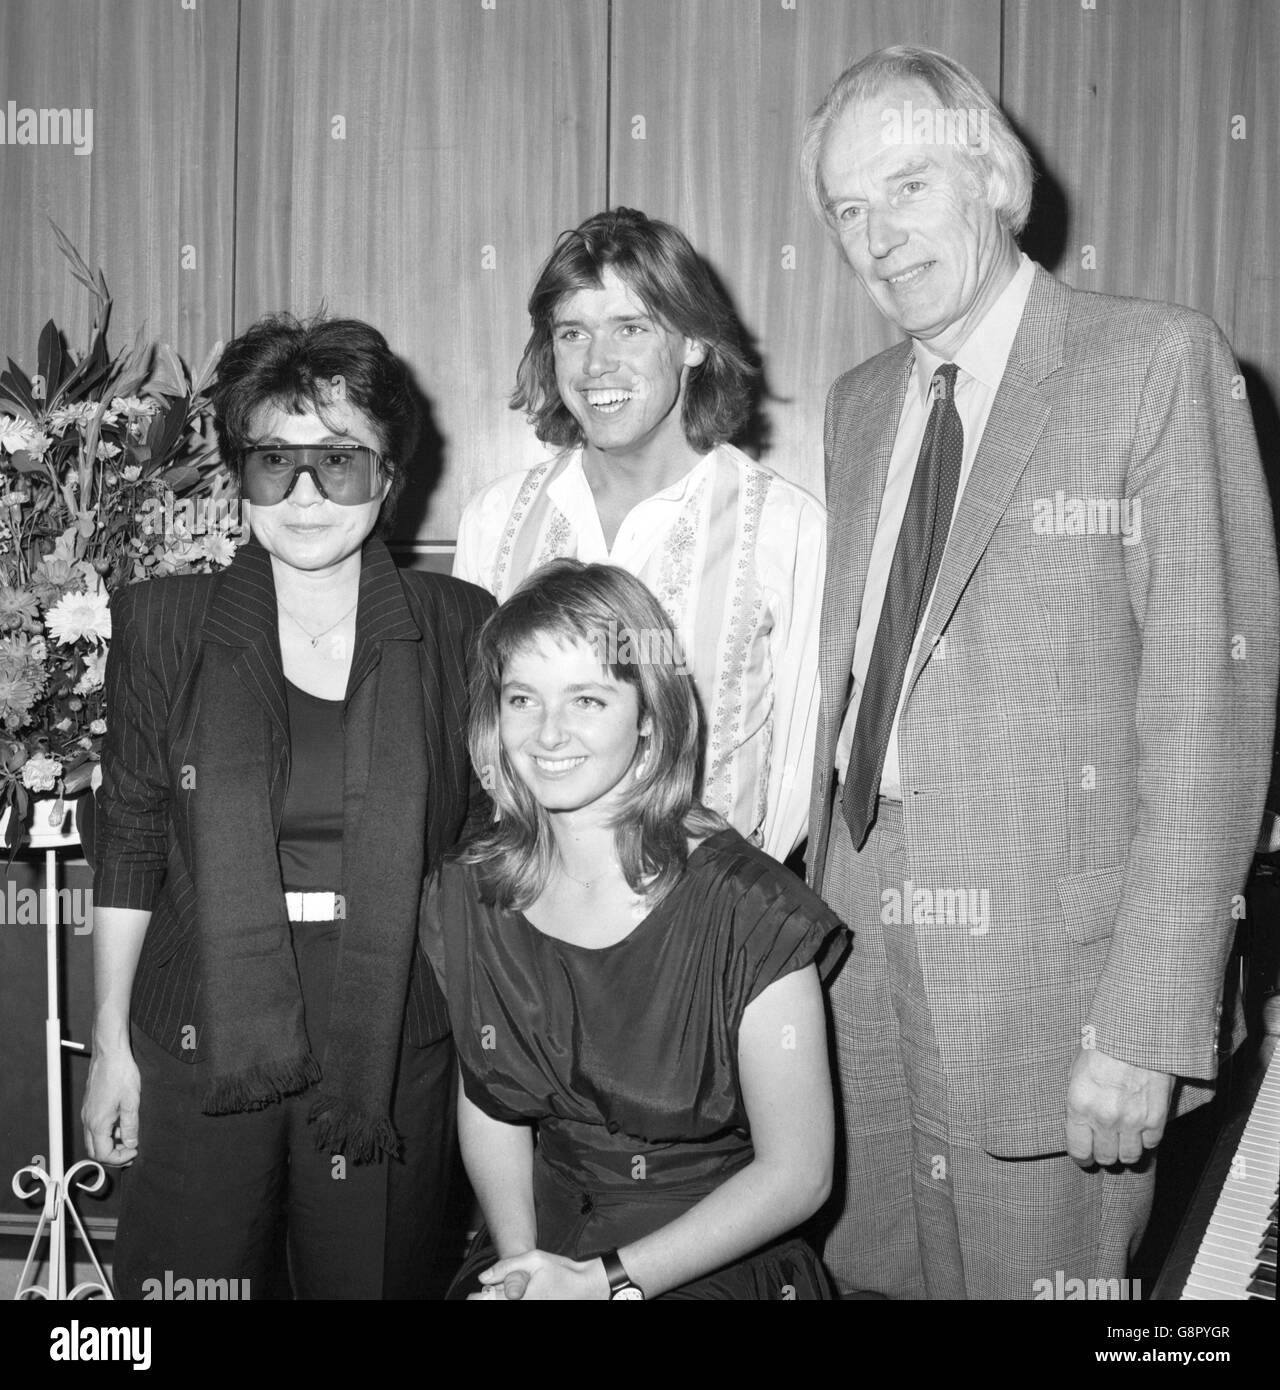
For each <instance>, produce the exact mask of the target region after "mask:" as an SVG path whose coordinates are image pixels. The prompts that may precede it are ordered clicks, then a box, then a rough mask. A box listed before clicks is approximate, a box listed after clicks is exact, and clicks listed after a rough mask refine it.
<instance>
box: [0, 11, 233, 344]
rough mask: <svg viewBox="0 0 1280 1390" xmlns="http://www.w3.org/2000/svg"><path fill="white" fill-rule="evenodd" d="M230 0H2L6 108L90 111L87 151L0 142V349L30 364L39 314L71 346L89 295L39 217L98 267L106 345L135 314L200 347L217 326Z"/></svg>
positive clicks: (229, 153) (220, 324) (228, 153)
mask: <svg viewBox="0 0 1280 1390" xmlns="http://www.w3.org/2000/svg"><path fill="white" fill-rule="evenodd" d="M237 9H238V7H237V5H236V3H235V0H196V8H195V9H184V8H182V6H181V5H180V4H179V3H178V0H112V3H111V4H110V5H106V4H84V3H77V0H6V3H5V4H3V5H0V100H2V101H3V103H4V105H5V108H6V110H7V105H8V102H9V101H13V102H14V103H15V105H16V106H17V107H18V108H22V107H30V108H33V109H36V110H38V109H40V108H42V107H46V108H64V107H65V108H68V109H70V108H79V109H81V110H84V109H85V108H90V109H92V112H93V146H92V154H88V155H77V154H76V153H75V152H74V149H73V148H70V147H68V146H66V145H61V144H59V145H55V144H46V145H15V144H11V143H5V144H2V145H0V247H2V248H3V258H2V260H0V277H2V278H0V284H2V285H3V303H4V317H3V322H2V323H0V350H3V351H7V352H8V353H10V354H11V355H12V356H13V357H14V358H15V359H16V360H17V361H19V362H21V363H22V364H23V365H24V366H28V367H30V368H31V369H34V354H35V346H36V336H37V334H38V333H39V330H40V327H41V326H42V325H43V324H44V322H45V321H46V320H47V319H49V318H55V319H56V320H57V321H58V322H59V323H60V324H61V325H62V326H63V328H64V329H65V330H66V332H67V334H68V337H69V338H70V339H71V343H72V346H73V347H78V346H80V345H82V343H83V341H84V338H85V335H86V333H87V331H88V327H89V319H90V304H89V298H88V295H87V293H86V292H85V291H84V290H82V289H81V288H80V286H79V285H78V284H76V282H75V281H74V280H72V279H71V277H70V275H69V274H68V273H67V269H66V262H65V261H64V260H63V259H62V257H61V255H60V254H59V253H58V250H57V248H56V246H55V245H54V243H53V238H52V236H51V234H50V231H49V226H48V222H47V220H46V218H47V217H52V218H53V219H54V220H55V221H56V222H57V223H58V224H59V225H60V226H61V227H62V228H63V229H64V230H65V231H66V233H67V234H68V236H70V237H71V239H72V241H74V242H75V243H76V245H77V246H78V247H79V249H80V251H81V254H82V255H83V256H84V257H85V259H86V260H87V261H88V262H89V264H90V265H91V266H96V265H101V266H102V267H103V269H104V270H105V272H106V276H107V283H108V285H109V287H110V288H111V290H112V292H113V294H114V296H115V309H114V313H113V317H112V323H113V324H114V330H113V332H112V335H111V342H112V344H113V346H115V347H124V346H127V344H128V343H129V342H130V341H131V340H132V338H133V335H134V334H135V333H136V332H137V331H138V330H139V329H141V328H143V327H145V329H146V331H147V333H148V335H150V336H153V337H158V338H162V339H165V340H167V341H168V342H170V343H171V344H172V345H173V346H174V347H175V348H177V349H178V350H179V351H180V352H182V353H183V354H184V355H185V356H187V357H188V358H191V357H193V356H194V357H197V358H198V359H203V357H204V355H205V353H207V352H208V350H209V349H210V348H211V347H212V346H213V344H214V343H215V341H217V340H218V339H219V338H225V337H226V336H227V334H228V330H229V328H230V324H231V224H232V176H233V171H234V170H233V151H234V126H235V68H236V27H237ZM5 134H6V137H7V138H8V137H9V136H10V132H9V131H8V129H7V122H6V131H5ZM184 248H189V249H188V250H186V252H185V257H184ZM184 259H185V260H186V261H187V262H188V264H187V266H186V267H185V268H184V266H183V261H184Z"/></svg>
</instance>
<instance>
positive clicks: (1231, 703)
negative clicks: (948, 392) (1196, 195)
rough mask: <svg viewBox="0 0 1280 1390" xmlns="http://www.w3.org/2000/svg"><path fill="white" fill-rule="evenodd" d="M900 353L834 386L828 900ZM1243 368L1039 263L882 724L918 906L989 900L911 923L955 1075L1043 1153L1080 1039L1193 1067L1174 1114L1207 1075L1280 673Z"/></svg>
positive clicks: (1148, 306)
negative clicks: (888, 730)
mask: <svg viewBox="0 0 1280 1390" xmlns="http://www.w3.org/2000/svg"><path fill="white" fill-rule="evenodd" d="M911 360H912V354H911V347H910V344H909V343H902V344H899V345H898V346H895V347H893V348H890V349H888V350H887V351H885V352H882V353H880V354H879V355H878V356H876V357H874V358H872V359H871V360H870V361H868V362H865V363H863V364H862V365H861V366H859V367H857V368H855V369H854V370H853V371H851V372H849V373H847V374H846V375H844V376H842V377H841V378H840V379H839V380H838V381H836V383H835V385H834V386H833V387H832V390H831V394H830V397H829V400H828V404H827V418H826V441H825V442H826V477H827V508H828V513H829V531H828V536H829V545H828V563H827V580H826V589H825V595H824V602H823V615H822V637H821V644H822V649H821V712H820V715H819V725H818V738H817V754H816V769H815V776H814V783H813V795H812V800H811V805H810V819H809V824H810V831H811V834H810V845H809V873H810V880H811V882H812V883H813V884H814V886H815V887H816V888H818V889H819V891H820V890H821V887H822V878H823V866H824V863H825V860H826V855H827V845H828V838H829V834H830V829H831V820H832V809H833V808H832V799H833V793H834V786H833V783H834V774H833V768H832V765H833V761H834V756H835V748H836V740H837V737H838V734H839V729H840V722H841V716H842V713H843V710H844V706H845V702H846V697H847V694H848V687H849V679H850V676H849V672H850V667H851V664H852V658H853V649H854V639H855V635H856V625H857V619H858V613H859V609H860V606H861V602H862V591H863V586H864V584H865V581H866V574H867V567H868V563H869V559H870V554H871V545H872V538H873V536H874V533H875V527H876V520H877V515H878V512H879V507H880V499H881V493H882V491H883V488H884V483H885V478H886V475H887V472H888V468H889V459H890V452H891V450H892V446H893V441H894V435H895V432H896V428H897V422H898V417H899V413H900V410H901V407H902V402H903V397H904V393H905V391H906V389H907V382H908V374H909V370H910V365H911ZM1241 381H1242V379H1241V378H1240V377H1239V375H1238V369H1237V367H1236V365H1235V362H1234V360H1233V358H1232V355H1231V352H1230V349H1229V348H1228V346H1227V344H1226V342H1225V340H1224V339H1223V337H1222V334H1221V333H1220V332H1219V331H1218V329H1217V328H1216V326H1215V325H1214V324H1213V323H1212V322H1211V321H1210V320H1209V319H1207V318H1205V317H1203V316H1202V315H1200V314H1197V313H1194V312H1193V311H1191V310H1189V309H1184V308H1181V307H1179V306H1176V305H1169V304H1159V303H1153V302H1147V301H1141V300H1129V299H1119V298H1113V297H1110V296H1104V295H1098V294H1088V293H1083V292H1078V291H1074V290H1071V289H1069V288H1068V287H1067V286H1065V285H1063V284H1062V283H1061V282H1060V281H1058V280H1055V279H1054V278H1053V277H1052V276H1050V275H1048V274H1047V273H1046V272H1045V271H1044V270H1043V269H1041V268H1039V267H1037V270H1036V275H1035V280H1034V282H1033V285H1032V289H1031V293H1030V297H1029V299H1028V301H1027V305H1026V309H1025V311H1024V314H1023V318H1022V322H1021V324H1020V327H1019V330H1018V333H1017V337H1016V339H1015V341H1014V344H1013V349H1012V352H1011V354H1010V357H1009V361H1008V365H1007V368H1006V371H1005V375H1004V379H1003V382H1002V384H1001V386H1000V389H999V391H998V393H997V395H996V398H995V401H994V403H993V406H992V410H991V415H990V418H989V420H988V423H987V426H986V430H985V433H984V435H983V438H982V441H981V444H980V447H979V450H978V454H977V457H976V459H975V462H974V466H973V471H972V475H971V477H970V479H969V481H968V483H967V485H966V488H965V491H964V494H963V497H962V498H961V501H960V505H959V509H958V511H957V514H956V517H955V521H954V523H953V526H952V530H951V534H950V538H949V541H948V545H947V549H946V552H945V555H944V558H943V560H942V564H941V568H940V570H939V573H938V577H937V586H936V589H935V591H934V597H933V603H932V606H931V607H930V609H929V613H928V618H927V627H926V630H925V632H924V634H923V638H922V641H921V644H920V650H919V655H918V658H917V660H916V662H915V664H914V666H913V668H912V669H911V670H910V671H909V672H908V674H907V678H906V680H907V698H906V703H905V707H904V709H903V714H902V719H901V725H900V737H899V744H898V749H899V756H900V762H901V768H902V775H903V790H904V808H903V809H904V826H905V834H906V839H907V845H908V851H909V856H910V863H911V865H912V870H913V875H914V877H913V882H912V891H913V892H914V890H917V889H925V890H928V894H929V896H928V897H927V898H925V899H923V901H924V902H925V903H926V905H927V906H936V905H939V904H946V903H948V902H950V903H956V902H958V901H960V899H958V898H957V897H956V896H955V895H956V894H958V893H960V892H966V893H969V894H972V893H975V892H977V893H981V892H983V891H984V890H985V892H986V893H987V901H988V903H989V921H988V926H987V929H986V930H985V931H983V930H981V929H976V930H975V928H974V927H973V925H972V924H971V923H970V924H969V925H965V924H964V923H959V924H957V923H956V922H955V920H954V914H953V915H952V918H953V919H952V921H951V922H950V923H949V924H948V923H945V922H943V921H942V920H940V919H941V918H942V917H943V916H945V915H946V914H940V913H935V914H934V916H935V919H938V920H934V921H933V922H928V921H926V922H925V923H924V924H921V922H920V918H919V916H918V915H917V916H916V918H915V920H916V930H917V936H918V939H919V941H920V951H921V958H922V965H923V974H924V985H925V989H926V992H927V994H928V997H929V1002H930V1006H931V1010H932V1013H933V1018H934V1026H935V1029H936V1031H937V1036H938V1042H939V1048H940V1051H941V1054H942V1058H943V1063H944V1066H945V1068H946V1071H947V1077H948V1082H949V1084H950V1085H951V1087H952V1088H953V1089H954V1092H955V1094H956V1096H957V1098H958V1100H959V1102H960V1104H961V1106H962V1108H963V1110H964V1113H966V1114H967V1115H968V1116H970V1117H971V1118H972V1119H973V1121H974V1122H975V1123H978V1124H980V1125H981V1127H982V1129H983V1132H984V1133H985V1142H986V1146H987V1148H988V1149H989V1150H990V1151H991V1152H993V1153H997V1154H1007V1155H1013V1156H1018V1155H1032V1154H1036V1153H1048V1152H1054V1151H1056V1150H1060V1149H1061V1148H1062V1147H1063V1140H1062V1125H1063V1106H1064V1097H1065V1086H1066V1080H1067V1074H1068V1071H1069V1068H1070V1065H1071V1061H1072V1058H1073V1057H1074V1055H1075V1053H1076V1051H1077V1049H1078V1048H1079V1047H1080V1046H1081V1045H1082V1043H1083V1045H1086V1046H1088V1045H1094V1046H1097V1047H1098V1048H1100V1049H1101V1050H1102V1051H1104V1052H1107V1053H1109V1054H1111V1055H1114V1056H1116V1057H1118V1058H1121V1059H1123V1060H1124V1061H1127V1062H1130V1063H1133V1064H1136V1065H1140V1066H1144V1067H1149V1068H1152V1069H1157V1070H1161V1071H1167V1072H1172V1073H1175V1074H1176V1075H1178V1076H1180V1077H1182V1078H1184V1079H1192V1080H1188V1081H1186V1082H1185V1083H1184V1085H1183V1087H1182V1088H1181V1096H1180V1106H1181V1108H1184V1109H1185V1108H1190V1106H1191V1105H1192V1104H1194V1103H1196V1101H1197V1099H1203V1098H1204V1097H1205V1095H1206V1088H1205V1087H1204V1086H1203V1085H1201V1086H1200V1087H1196V1086H1195V1085H1194V1084H1192V1081H1193V1080H1198V1081H1199V1082H1201V1083H1204V1082H1207V1081H1209V1080H1211V1079H1212V1078H1213V1077H1214V1075H1215V1070H1216V1063H1217V1053H1216V1040H1217V1036H1218V1017H1217V1015H1218V1013H1219V1012H1220V1005H1219V1004H1218V1000H1219V996H1220V990H1221V984H1222V974H1223V969H1224V963H1225V959H1226V955H1227V952H1228V949H1229V946H1230V942H1231V938H1232V928H1233V926H1234V917H1235V916H1238V915H1239V914H1238V911H1234V912H1233V908H1238V900H1237V899H1236V898H1235V895H1237V894H1239V893H1240V891H1241V888H1242V885H1243V882H1244V878H1245V874H1246V872H1247V869H1248V865H1249V861H1250V856H1251V852H1252V847H1253V843H1254V839H1255V837H1256V834H1257V829H1258V823H1259V818H1260V814H1261V809H1262V800H1263V794H1264V791H1265V788H1266V782H1267V771H1268V766H1269V761H1270V748H1271V735H1272V724H1273V720H1274V705H1275V690H1276V668H1277V630H1276V629H1277V581H1276V561H1275V543H1274V536H1273V530H1272V522H1271V508H1270V506H1269V505H1268V501H1267V492H1266V487H1265V484H1264V481H1263V477H1262V472H1261V469H1260V466H1259V461H1258V453H1257V446H1256V443H1255V439H1254V434H1253V427H1252V421H1251V416H1250V413H1249V406H1248V403H1247V401H1246V400H1245V399H1244V393H1243V390H1242V389H1240V387H1241ZM1091 503H1092V504H1093V505H1092V507H1091V505H1090V504H1091ZM1114 504H1122V505H1124V504H1127V511H1126V513H1125V514H1126V515H1127V517H1128V519H1129V521H1130V522H1131V523H1132V522H1134V521H1135V520H1137V521H1138V523H1139V524H1138V525H1137V526H1131V527H1130V530H1131V535H1130V536H1129V537H1125V536H1124V535H1121V534H1117V532H1116V528H1115V527H1114V526H1104V525H1102V524H1101V521H1102V519H1103V518H1104V517H1105V516H1106V514H1107V512H1108V509H1109V508H1112V507H1114ZM1135 504H1136V505H1135ZM1115 514H1116V513H1115V511H1114V510H1112V511H1111V516H1112V518H1113V519H1114V516H1115ZM1091 516H1092V522H1091V521H1090V519H1089V518H1090V517H1091ZM837 814H838V812H837ZM947 894H950V895H952V896H950V897H947V896H945V895H947ZM940 895H943V896H940ZM904 901H905V899H904ZM968 901H970V902H972V901H975V899H973V898H972V897H970V898H969V899H968ZM832 906H833V907H834V908H835V910H836V911H837V912H841V908H842V904H840V903H838V902H833V903H832ZM842 915H843V914H842ZM850 926H852V927H853V928H854V930H855V931H856V930H857V926H858V924H857V922H854V921H851V922H850ZM855 949H856V946H855ZM1197 1091H1198V1092H1199V1095H1198V1096H1197Z"/></svg>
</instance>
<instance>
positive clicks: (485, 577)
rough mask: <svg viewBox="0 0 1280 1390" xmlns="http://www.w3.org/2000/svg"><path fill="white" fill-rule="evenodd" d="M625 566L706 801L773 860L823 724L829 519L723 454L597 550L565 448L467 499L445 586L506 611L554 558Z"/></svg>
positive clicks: (795, 491) (597, 531) (792, 826)
mask: <svg viewBox="0 0 1280 1390" xmlns="http://www.w3.org/2000/svg"><path fill="white" fill-rule="evenodd" d="M564 555H569V556H573V557H575V558H576V559H579V560H582V561H584V562H585V563H592V562H601V563H605V564H611V565H618V566H619V567H621V568H622V569H625V570H628V571H630V572H631V573H632V574H634V575H636V576H637V577H638V578H639V579H641V580H643V581H644V582H645V584H647V585H648V586H649V588H650V589H651V590H652V591H653V593H654V594H655V595H656V596H657V598H658V600H659V602H660V603H661V604H662V606H663V608H664V610H665V611H666V613H667V616H668V617H669V618H670V620H671V623H672V626H673V627H674V628H675V629H676V632H677V634H678V635H679V638H680V642H681V645H682V649H683V652H684V654H685V657H686V659H687V660H688V662H689V665H690V667H691V668H692V671H693V678H694V684H695V686H696V687H697V690H698V695H699V699H700V702H701V704H702V709H703V716H704V719H705V722H706V749H707V751H706V761H705V769H706V770H705V775H704V778H703V785H702V799H703V800H704V801H705V802H706V804H707V805H708V806H710V807H711V808H712V810H715V811H718V812H719V813H720V814H721V815H722V816H724V817H725V819H726V820H727V821H728V822H729V823H730V824H731V825H732V826H733V827H734V828H735V829H736V830H738V831H739V832H740V833H741V834H743V835H744V836H746V837H747V838H748V839H751V840H753V841H754V843H756V844H758V845H761V846H762V847H763V848H764V849H765V850H766V851H767V852H768V853H769V854H772V855H773V856H774V857H775V858H777V859H785V858H786V856H787V855H788V854H789V853H790V852H791V851H792V850H793V849H794V848H795V847H796V845H797V844H799V842H800V841H801V840H802V839H803V838H804V835H805V831H806V829H807V826H808V815H809V807H808V800H809V781H810V774H811V768H812V759H813V749H814V740H815V735H816V730H817V715H818V640H817V638H818V620H819V612H820V605H821V600H822V577H823V572H824V568H825V563H826V512H825V509H824V508H823V506H822V504H821V503H820V502H819V501H818V500H817V498H815V497H813V496H812V495H811V494H810V493H808V492H806V491H805V490H804V489H803V488H801V487H797V486H796V485H795V484H794V483H790V482H788V481H787V480H786V479H785V478H781V477H779V476H778V474H776V473H774V472H773V470H772V469H770V468H766V467H765V466H764V465H763V464H759V463H756V462H754V461H753V460H752V459H750V458H748V457H747V456H746V455H745V454H743V453H742V452H740V451H739V450H738V449H735V448H733V447H732V446H730V445H721V446H719V447H718V448H716V449H713V450H712V451H711V452H710V453H709V454H706V455H704V456H703V457H702V458H701V459H700V460H699V461H698V462H697V463H696V464H695V465H694V467H693V468H692V469H691V470H690V471H689V472H688V473H686V474H685V475H684V477H682V478H680V479H679V480H678V481H677V482H675V483H673V484H672V485H671V486H670V487H667V488H664V489H662V491H660V492H657V493H655V494H654V495H653V496H652V497H648V498H646V499H645V500H644V501H643V502H639V503H637V505H636V506H634V507H633V508H632V509H631V511H630V512H628V514H627V515H626V517H625V518H624V519H623V522H622V525H621V526H620V527H619V528H618V534H617V536H616V537H615V538H614V542H613V545H612V547H610V546H608V545H607V544H606V543H605V538H604V532H603V530H602V528H601V525H600V516H599V513H598V511H597V510H596V504H595V497H594V496H593V494H592V491H591V486H590V484H589V483H588V482H587V478H586V474H585V473H584V472H583V468H582V452H581V450H580V449H574V450H571V451H568V452H566V453H563V454H561V455H559V456H557V457H556V458H554V459H550V460H547V461H545V462H543V463H540V464H537V465H535V466H534V467H533V468H530V469H521V470H520V471H518V472H515V473H510V474H507V475H506V476H505V477H502V478H499V479H498V480H497V482H495V483H493V484H491V485H490V486H489V487H488V488H486V489H485V490H484V491H483V492H481V493H479V494H478V495H477V496H475V497H473V498H472V499H471V501H470V502H469V503H468V504H467V507H466V509H465V511H464V512H463V515H462V520H461V522H460V524H459V528H458V549H457V555H456V557H455V560H454V569H453V572H454V574H455V575H456V576H458V577H459V578H461V579H466V580H469V581H470V582H471V583H473V584H479V585H481V586H482V587H483V588H486V589H488V590H489V592H490V593H492V594H493V595H494V596H495V597H496V598H497V599H498V600H499V602H501V601H502V600H504V599H505V598H507V596H508V595H509V594H510V593H511V592H512V590H513V589H515V587H516V586H517V585H518V584H519V583H520V581H521V580H522V579H523V578H524V577H525V576H526V575H527V574H529V573H530V572H531V571H532V570H534V569H536V568H537V567H538V566H539V565H542V564H545V563H546V562H547V561H548V560H550V559H553V558H555V557H557V556H564Z"/></svg>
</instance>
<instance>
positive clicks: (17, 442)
mask: <svg viewBox="0 0 1280 1390" xmlns="http://www.w3.org/2000/svg"><path fill="white" fill-rule="evenodd" d="M38 433H39V431H38V430H37V429H36V427H35V426H34V425H33V424H32V423H31V421H30V420H23V419H20V418H18V417H17V416H15V415H0V449H3V450H4V451H5V453H6V454H16V453H17V452H18V450H19V449H30V448H31V446H32V444H34V443H35V439H36V435H37V434H38Z"/></svg>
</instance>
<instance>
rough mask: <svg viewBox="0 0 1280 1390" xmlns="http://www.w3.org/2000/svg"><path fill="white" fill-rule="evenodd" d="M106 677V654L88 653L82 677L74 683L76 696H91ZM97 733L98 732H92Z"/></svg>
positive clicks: (101, 652) (104, 652) (100, 687)
mask: <svg viewBox="0 0 1280 1390" xmlns="http://www.w3.org/2000/svg"><path fill="white" fill-rule="evenodd" d="M106 676H107V653H106V651H105V649H104V650H102V651H96V652H90V653H89V655H88V656H86V657H85V659H84V675H83V676H81V677H80V679H79V680H78V681H77V682H76V694H77V695H92V694H93V692H94V691H95V690H101V689H102V683H103V681H104V680H106ZM92 732H94V733H97V732H98V730H96V729H95V730H92Z"/></svg>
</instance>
